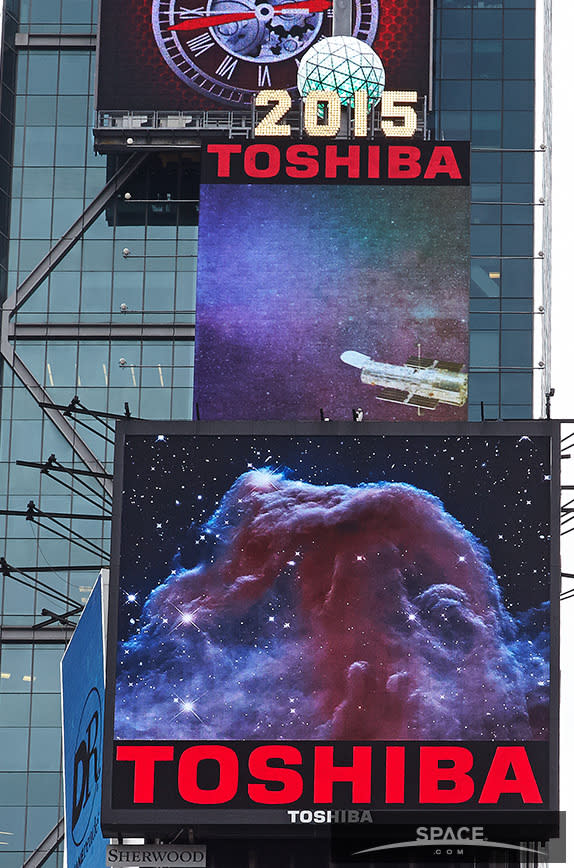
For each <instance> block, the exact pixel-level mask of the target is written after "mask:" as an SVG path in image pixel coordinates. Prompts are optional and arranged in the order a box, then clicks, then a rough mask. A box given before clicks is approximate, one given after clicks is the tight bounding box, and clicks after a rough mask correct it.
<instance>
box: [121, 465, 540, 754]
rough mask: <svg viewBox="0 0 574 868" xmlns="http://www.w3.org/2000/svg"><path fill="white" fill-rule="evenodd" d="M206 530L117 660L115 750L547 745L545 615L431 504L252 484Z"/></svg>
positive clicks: (398, 486) (416, 493) (397, 488)
mask: <svg viewBox="0 0 574 868" xmlns="http://www.w3.org/2000/svg"><path fill="white" fill-rule="evenodd" d="M204 530H205V533H206V534H209V535H211V536H212V537H213V539H214V540H215V544H214V546H213V548H212V549H211V553H210V554H209V556H207V557H206V558H205V560H203V561H202V562H200V563H198V564H197V565H196V566H195V567H194V568H193V569H190V570H186V569H183V568H182V567H180V566H177V567H176V569H174V570H173V572H172V574H171V575H170V576H168V577H167V579H165V581H163V582H162V583H161V584H160V585H159V586H158V587H157V588H155V589H154V590H153V591H152V592H151V593H150V595H149V597H148V599H147V601H146V604H145V606H144V609H143V612H142V618H141V621H140V625H139V628H138V630H137V632H136V633H135V634H134V635H133V636H132V637H131V638H130V639H128V640H127V641H125V642H124V643H123V644H122V645H120V647H119V649H118V675H117V684H116V691H117V693H116V720H115V735H116V738H181V739H212V738H213V739H276V738H285V739H301V738H306V739H320V738H329V739H330V738H340V739H398V738H402V739H409V738H410V739H429V738H432V739H464V740H473V739H482V740H489V739H528V738H535V739H545V738H547V734H548V701H549V696H548V690H549V678H548V675H549V617H548V616H549V611H548V606H547V605H545V606H542V607H540V608H538V609H532V610H530V611H528V612H522V613H519V614H517V615H511V614H510V612H509V611H508V610H507V609H506V608H505V606H504V603H503V600H502V593H501V588H500V585H499V582H498V580H497V578H496V576H495V574H494V571H493V569H492V567H491V565H490V558H489V553H488V551H487V549H486V548H485V547H484V546H483V545H482V544H481V543H480V542H479V541H478V540H477V539H476V537H474V536H473V534H471V533H470V532H469V531H468V530H466V529H465V528H464V527H463V525H462V524H461V523H460V522H459V521H457V519H456V518H454V517H453V516H452V515H450V514H449V513H448V512H447V511H446V510H445V508H444V506H443V504H442V503H441V501H440V500H439V499H438V498H436V497H435V496H433V495H432V494H430V493H429V492H427V491H423V490H421V489H419V488H415V487H414V486H412V485H407V484H402V483H383V482H381V483H370V484H364V485H359V486H349V485H341V484H334V485H324V486H319V485H312V484H309V483H306V482H301V481H298V480H294V479H289V478H287V476H286V474H285V473H282V472H278V471H272V470H269V469H268V468H265V469H262V470H252V471H249V472H247V473H244V474H242V475H241V476H240V477H239V478H238V479H237V480H236V482H235V483H234V484H233V485H232V486H231V488H230V489H229V490H228V491H227V492H226V494H225V495H224V496H223V498H222V499H221V502H220V505H219V507H218V509H217V510H216V511H215V513H214V514H213V515H212V516H211V517H210V519H209V521H208V522H207V523H206V525H205V528H204Z"/></svg>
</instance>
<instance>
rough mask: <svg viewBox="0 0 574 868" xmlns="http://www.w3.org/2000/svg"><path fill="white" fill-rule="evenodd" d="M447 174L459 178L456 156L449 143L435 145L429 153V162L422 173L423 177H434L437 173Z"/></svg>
mask: <svg viewBox="0 0 574 868" xmlns="http://www.w3.org/2000/svg"><path fill="white" fill-rule="evenodd" d="M439 174H443V175H448V176H449V178H455V179H456V178H461V177H462V175H461V174H460V169H459V167H458V163H457V161H456V157H455V155H454V153H453V150H452V148H451V147H450V146H449V145H437V146H436V147H435V148H434V149H433V152H432V154H431V158H430V160H429V164H428V166H427V169H426V172H425V174H424V176H425V178H436V176H437V175H439Z"/></svg>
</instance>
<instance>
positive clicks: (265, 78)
mask: <svg viewBox="0 0 574 868" xmlns="http://www.w3.org/2000/svg"><path fill="white" fill-rule="evenodd" d="M257 84H258V85H259V87H265V85H267V87H271V74H270V72H269V67H268V66H258V67H257Z"/></svg>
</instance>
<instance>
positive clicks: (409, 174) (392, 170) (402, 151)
mask: <svg viewBox="0 0 574 868" xmlns="http://www.w3.org/2000/svg"><path fill="white" fill-rule="evenodd" d="M420 158H421V152H420V148H415V147H414V146H409V145H389V178H418V177H419V175H420V173H421V164H420V162H419V161H420Z"/></svg>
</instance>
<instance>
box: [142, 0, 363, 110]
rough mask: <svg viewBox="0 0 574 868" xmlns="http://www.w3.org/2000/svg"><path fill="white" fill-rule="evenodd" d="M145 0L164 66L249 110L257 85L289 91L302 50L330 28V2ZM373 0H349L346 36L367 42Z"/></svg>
mask: <svg viewBox="0 0 574 868" xmlns="http://www.w3.org/2000/svg"><path fill="white" fill-rule="evenodd" d="M201 2H202V0H153V7H152V19H153V32H154V36H155V39H156V42H157V44H158V46H159V49H160V51H161V53H162V55H163V58H164V60H165V61H166V63H167V64H168V66H169V67H170V68H171V69H172V70H173V72H175V73H176V75H177V76H178V77H179V78H180V79H182V80H183V81H184V82H185V83H186V84H188V85H189V86H190V87H192V88H193V89H194V90H196V91H198V92H200V93H203V94H204V95H206V96H209V97H211V98H212V99H215V100H218V101H219V102H222V103H225V104H227V105H230V106H232V105H235V106H238V107H249V106H251V102H252V99H253V95H254V94H255V93H257V92H258V91H259V90H262V89H274V90H275V89H284V90H288V91H290V92H291V95H292V96H293V97H296V96H297V87H296V82H297V69H298V66H299V63H300V60H301V57H302V56H303V54H304V53H305V52H306V51H307V49H308V48H310V46H311V45H313V43H315V42H316V41H317V40H318V39H321V38H323V37H325V36H330V35H331V31H332V0H274V2H271V0H207V2H206V3H205V5H199V4H200V3H201ZM378 20H379V2H378V0H355V26H354V29H353V36H356V37H358V38H359V39H363V40H364V41H366V42H368V43H369V44H372V42H373V40H374V38H375V35H376V33H377V25H378Z"/></svg>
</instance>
